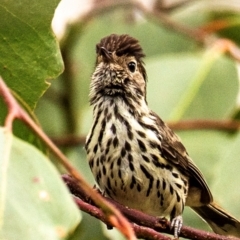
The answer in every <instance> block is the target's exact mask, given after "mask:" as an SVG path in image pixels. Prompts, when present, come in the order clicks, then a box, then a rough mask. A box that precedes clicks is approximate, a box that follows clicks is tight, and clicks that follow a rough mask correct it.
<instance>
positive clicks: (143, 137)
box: [85, 34, 240, 237]
mask: <svg viewBox="0 0 240 240" xmlns="http://www.w3.org/2000/svg"><path fill="white" fill-rule="evenodd" d="M96 51H97V60H96V69H95V72H94V73H93V75H92V81H91V86H90V103H91V105H93V118H94V120H93V125H92V128H91V130H90V132H89V134H88V137H87V140H86V145H85V148H86V151H87V158H88V161H89V165H90V168H91V170H92V172H93V175H94V177H95V179H96V181H97V183H98V185H99V187H100V188H101V189H102V190H103V191H104V193H105V194H107V195H108V196H109V197H111V198H113V199H115V200H116V201H118V202H120V203H122V204H124V205H126V206H129V207H131V208H135V209H139V210H141V211H143V212H145V213H148V214H151V215H154V216H161V217H170V220H171V222H172V226H173V227H174V236H175V237H177V235H178V234H179V231H180V229H181V226H182V212H183V209H184V206H185V205H188V206H191V207H192V208H193V209H194V210H195V211H196V212H198V213H199V214H200V215H201V216H202V217H204V218H205V220H206V221H207V222H208V223H209V225H210V226H211V227H212V228H213V230H214V231H216V232H217V233H221V234H225V235H228V234H230V235H235V236H240V232H239V229H240V223H239V222H238V221H237V220H236V219H234V218H233V217H231V216H230V215H228V214H227V213H225V212H224V211H222V210H220V209H219V208H218V207H217V206H215V204H214V203H213V199H212V195H211V192H210V190H209V188H208V186H207V184H206V182H205V180H204V178H203V176H202V174H201V172H200V171H199V169H198V168H197V167H196V166H195V164H194V163H193V162H192V160H191V159H190V157H189V156H188V154H187V152H186V149H185V147H184V146H183V145H182V143H181V141H180V139H179V138H178V136H177V135H175V134H174V133H173V131H172V130H171V129H169V128H168V127H167V125H166V124H165V123H164V122H163V121H162V120H161V119H160V118H159V117H158V116H157V115H156V114H155V113H154V112H152V111H151V110H150V109H149V107H148V105H147V102H146V71H145V68H144V65H143V61H142V58H143V57H144V54H143V52H142V49H141V46H140V45H139V43H138V41H137V40H136V39H134V38H132V37H130V36H128V35H115V34H112V35H110V36H108V37H106V38H103V39H102V40H101V42H100V43H99V44H97V49H96ZM208 212H209V214H208ZM216 214H217V219H215V218H216ZM218 218H219V219H220V218H221V221H220V223H218V221H217V220H218Z"/></svg>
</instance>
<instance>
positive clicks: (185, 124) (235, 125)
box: [51, 119, 240, 147]
mask: <svg viewBox="0 0 240 240" xmlns="http://www.w3.org/2000/svg"><path fill="white" fill-rule="evenodd" d="M168 126H169V127H170V128H171V129H172V130H175V131H181V130H185V131H188V130H217V131H226V132H229V131H230V132H232V131H238V130H239V129H240V121H238V120H208V119H201V120H199V119H196V120H181V121H178V122H168ZM51 139H52V141H53V142H54V143H55V144H56V145H57V146H62V147H73V146H78V145H84V143H85V139H86V136H75V135H66V136H61V137H52V138H51Z"/></svg>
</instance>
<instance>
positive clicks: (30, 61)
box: [0, 0, 63, 118]
mask: <svg viewBox="0 0 240 240" xmlns="http://www.w3.org/2000/svg"><path fill="white" fill-rule="evenodd" d="M58 2H59V1H58V0H52V1H47V0H42V1H38V0H31V1H30V0H22V1H17V2H16V1H14V0H2V1H1V3H0V22H1V27H0V29H1V34H0V56H1V61H0V75H1V76H2V77H3V79H4V80H5V81H6V83H7V85H8V86H9V87H10V88H11V89H12V90H13V91H14V92H15V93H16V94H17V95H18V96H19V97H20V98H21V99H22V101H24V102H25V103H26V104H27V106H29V107H30V109H33V108H34V107H35V105H36V103H37V101H38V99H39V98H40V96H42V94H43V93H44V92H45V91H46V89H47V88H48V86H49V83H47V82H46V80H49V79H52V78H55V77H57V76H58V75H59V74H60V72H61V71H62V69H63V64H62V59H61V56H60V51H59V48H58V44H57V42H56V39H55V37H54V35H53V33H52V30H51V20H52V17H53V14H54V11H55V8H56V6H57V4H58ZM0 117H1V118H2V117H3V116H2V115H1V116H0Z"/></svg>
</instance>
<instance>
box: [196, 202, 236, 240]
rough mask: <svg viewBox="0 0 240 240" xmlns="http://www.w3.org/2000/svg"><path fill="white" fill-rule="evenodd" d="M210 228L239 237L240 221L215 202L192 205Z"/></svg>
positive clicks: (222, 233) (219, 232)
mask: <svg viewBox="0 0 240 240" xmlns="http://www.w3.org/2000/svg"><path fill="white" fill-rule="evenodd" d="M192 209H193V210H194V211H195V212H196V213H197V214H198V215H200V216H201V217H202V218H203V219H204V220H205V221H206V222H207V223H208V224H209V226H210V227H211V228H212V230H213V231H214V232H215V233H218V234H221V235H227V236H235V237H239V238H240V222H239V221H238V220H237V219H236V218H234V217H232V216H231V215H230V214H228V213H226V212H225V211H224V210H223V209H222V208H221V207H219V206H218V205H217V204H215V203H210V204H208V205H204V206H201V207H192Z"/></svg>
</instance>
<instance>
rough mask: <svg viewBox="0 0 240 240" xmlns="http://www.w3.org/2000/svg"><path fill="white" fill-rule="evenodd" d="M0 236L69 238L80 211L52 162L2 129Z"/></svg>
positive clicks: (0, 237)
mask: <svg viewBox="0 0 240 240" xmlns="http://www.w3.org/2000/svg"><path fill="white" fill-rule="evenodd" d="M0 166H1V168H0V239H8V240H15V239H25V240H28V239H29V240H30V239H35V240H38V239H39V240H42V239H44V240H47V239H49V240H55V239H56V240H58V239H65V238H67V237H68V236H69V235H70V233H71V232H72V231H73V230H74V229H75V228H76V226H77V225H78V223H79V221H80V212H79V210H78V209H77V207H76V205H75V204H74V202H73V200H72V198H71V196H70V194H69V192H68V190H67V189H66V187H65V185H64V184H63V182H62V180H61V178H60V176H59V174H58V173H57V171H56V170H55V168H54V167H53V165H52V164H51V162H50V161H49V160H48V159H47V158H46V157H45V156H44V155H43V154H42V153H41V152H39V151H38V150H37V149H36V148H34V147H33V146H31V145H29V144H28V143H26V142H24V141H22V140H19V139H17V138H16V137H14V136H13V135H12V134H11V133H10V132H8V131H7V130H6V129H5V128H0Z"/></svg>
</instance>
